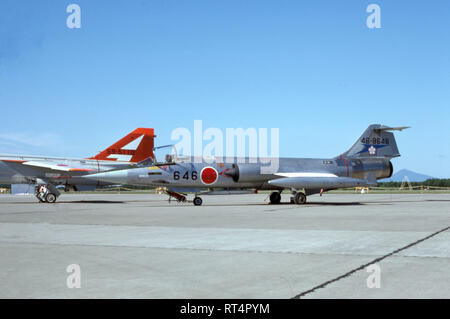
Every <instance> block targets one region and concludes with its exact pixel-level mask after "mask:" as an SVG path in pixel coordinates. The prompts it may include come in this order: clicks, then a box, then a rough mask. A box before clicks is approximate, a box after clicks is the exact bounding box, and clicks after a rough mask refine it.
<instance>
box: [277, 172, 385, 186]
mask: <svg viewBox="0 0 450 319" xmlns="http://www.w3.org/2000/svg"><path fill="white" fill-rule="evenodd" d="M275 175H278V176H280V178H276V179H272V180H270V181H269V184H272V185H275V186H279V187H286V188H297V189H300V188H305V189H306V188H311V189H313V188H324V189H326V188H329V189H333V188H345V187H356V186H369V185H376V182H373V181H369V180H363V179H359V178H352V177H339V176H337V175H334V174H330V173H314V172H292V173H277V174H275Z"/></svg>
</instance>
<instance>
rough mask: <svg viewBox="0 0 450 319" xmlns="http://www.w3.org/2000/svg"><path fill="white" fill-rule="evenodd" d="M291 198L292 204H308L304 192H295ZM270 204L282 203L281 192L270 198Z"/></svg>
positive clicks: (273, 194)
mask: <svg viewBox="0 0 450 319" xmlns="http://www.w3.org/2000/svg"><path fill="white" fill-rule="evenodd" d="M293 195H294V196H293V197H291V203H292V204H298V205H303V204H306V195H305V194H304V193H302V192H294V193H293ZM269 200H270V204H272V205H273V204H279V203H280V202H281V192H273V193H271V194H270V197H269Z"/></svg>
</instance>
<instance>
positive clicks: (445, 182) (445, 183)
mask: <svg viewBox="0 0 450 319" xmlns="http://www.w3.org/2000/svg"><path fill="white" fill-rule="evenodd" d="M378 185H379V186H381V187H400V186H402V182H384V183H378ZM411 185H412V186H422V185H423V186H433V187H450V178H430V179H427V180H426V181H424V182H411Z"/></svg>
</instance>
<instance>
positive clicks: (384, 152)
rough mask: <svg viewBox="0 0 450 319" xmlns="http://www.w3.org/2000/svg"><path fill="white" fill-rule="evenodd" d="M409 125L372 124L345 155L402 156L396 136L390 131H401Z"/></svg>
mask: <svg viewBox="0 0 450 319" xmlns="http://www.w3.org/2000/svg"><path fill="white" fill-rule="evenodd" d="M407 128H409V126H402V127H389V126H384V125H380V124H372V125H370V126H369V127H368V128H367V129H366V130H365V131H364V133H363V134H362V135H361V137H360V138H359V139H358V140H357V141H356V142H355V144H353V146H352V147H351V148H350V149H349V150H348V151H347V152H345V153H344V154H342V155H343V156H344V157H371V156H373V157H375V156H376V157H389V158H392V157H397V156H400V153H399V151H398V147H397V143H396V141H395V136H394V134H393V133H391V132H389V131H401V130H404V129H407Z"/></svg>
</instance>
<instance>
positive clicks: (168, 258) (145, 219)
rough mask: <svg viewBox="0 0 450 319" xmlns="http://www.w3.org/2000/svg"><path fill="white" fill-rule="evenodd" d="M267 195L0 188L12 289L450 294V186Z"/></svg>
mask: <svg viewBox="0 0 450 319" xmlns="http://www.w3.org/2000/svg"><path fill="white" fill-rule="evenodd" d="M267 196H268V195H267V194H258V195H234V196H203V205H202V206H194V205H193V204H192V203H177V202H173V201H172V202H171V203H169V202H168V201H167V196H165V195H153V194H137V195H136V194H63V195H62V196H61V197H60V198H59V200H58V202H57V203H56V204H42V203H37V200H36V199H35V198H34V197H33V196H11V195H0V287H1V289H0V297H1V298H293V297H301V298H450V228H449V227H450V195H447V194H417V195H415V194H392V195H390V194H387V195H381V194H325V195H324V196H323V197H319V196H317V195H315V196H311V197H308V203H307V204H306V205H303V206H298V205H294V204H287V203H285V204H280V205H269V204H268V202H267ZM283 200H284V201H285V202H287V201H289V195H288V194H286V195H283ZM73 264H76V265H79V267H80V271H81V273H80V277H79V279H80V280H79V282H80V283H81V288H68V286H67V281H68V279H69V281H70V280H71V279H73V278H74V277H73V275H74V273H69V272H67V267H68V266H69V265H73ZM373 264H375V266H371V265H373ZM368 267H369V268H368ZM373 267H375V268H373ZM374 269H375V270H374ZM368 270H369V272H368ZM378 271H379V272H378ZM378 274H379V277H377V275H378ZM377 279H379V281H377ZM71 282H77V281H76V280H75V281H71ZM368 282H369V285H368ZM377 282H379V283H380V287H379V288H376V287H375V288H369V286H370V287H373V285H374V283H377Z"/></svg>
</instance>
